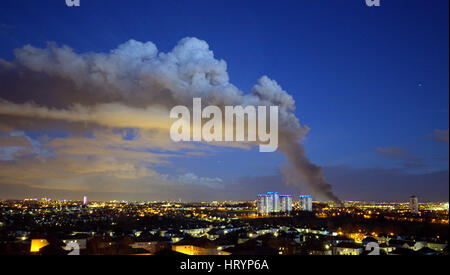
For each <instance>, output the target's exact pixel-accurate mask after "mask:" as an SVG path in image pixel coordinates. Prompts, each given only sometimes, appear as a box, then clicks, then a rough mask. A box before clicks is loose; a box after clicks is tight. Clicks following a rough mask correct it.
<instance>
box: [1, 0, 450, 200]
mask: <svg viewBox="0 0 450 275" xmlns="http://www.w3.org/2000/svg"><path fill="white" fill-rule="evenodd" d="M381 3H382V4H381V7H379V8H368V7H367V6H366V5H365V1H363V0H351V1H331V0H330V1H288V0H283V1H253V0H245V1H200V0H189V1H188V0H183V1H181V0H180V1H171V0H166V1H118V0H117V1H114V0H110V1H106V0H90V1H88V0H84V1H83V0H81V6H80V7H72V8H69V7H67V6H66V5H65V1H64V0H50V1H25V0H23V1H22V0H6V1H3V2H2V6H1V8H0V199H7V198H25V197H35V196H38V197H41V196H51V197H55V198H60V199H81V196H82V195H87V196H88V197H89V198H90V199H102V200H103V199H108V200H109V199H125V200H168V199H170V200H174V199H182V200H186V201H189V200H247V199H254V198H255V196H256V194H258V193H262V192H267V191H278V192H280V193H291V194H301V193H313V194H314V197H315V198H316V199H320V200H339V199H340V200H358V199H359V200H394V201H402V200H406V199H407V198H408V197H409V196H410V195H413V194H415V195H417V196H418V197H419V199H420V200H422V201H443V200H448V193H449V192H448V187H449V185H448V180H449V175H448V167H449V162H448V155H449V151H448V145H449V130H448V128H449V121H448V116H449V115H448V110H449V105H448V104H449V103H448V102H449V93H448V91H449V85H448V84H449V80H448V73H449V63H448V62H449V61H448V60H449V56H448V49H449V39H448V32H449V16H448V10H449V7H448V5H449V3H448V1H439V0H435V1H425V0H420V1H419V0H397V1H381ZM193 97H201V98H202V103H203V104H205V105H206V104H208V105H209V104H213V105H218V106H223V105H244V106H245V105H265V106H269V105H277V106H279V108H280V118H279V121H280V125H279V127H280V131H279V135H280V145H279V150H278V152H276V153H260V152H259V150H258V148H257V146H256V147H255V146H253V145H252V144H246V143H230V144H213V145H211V144H207V143H174V142H172V141H171V140H170V138H169V133H168V129H169V127H170V123H171V121H170V119H169V116H168V112H169V110H170V108H172V107H174V106H176V105H179V104H182V105H188V106H189V105H190V104H192V98H193Z"/></svg>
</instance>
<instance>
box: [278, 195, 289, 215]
mask: <svg viewBox="0 0 450 275" xmlns="http://www.w3.org/2000/svg"><path fill="white" fill-rule="evenodd" d="M280 207H281V212H286V213H287V212H291V211H292V196H291V195H280Z"/></svg>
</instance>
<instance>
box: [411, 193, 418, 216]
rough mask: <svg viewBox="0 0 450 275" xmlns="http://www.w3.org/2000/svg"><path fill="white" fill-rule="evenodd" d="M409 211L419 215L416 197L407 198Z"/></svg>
mask: <svg viewBox="0 0 450 275" xmlns="http://www.w3.org/2000/svg"><path fill="white" fill-rule="evenodd" d="M409 209H410V210H411V212H412V213H414V214H418V213H419V199H418V198H417V197H416V196H411V197H410V198H409Z"/></svg>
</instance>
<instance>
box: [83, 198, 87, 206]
mask: <svg viewBox="0 0 450 275" xmlns="http://www.w3.org/2000/svg"><path fill="white" fill-rule="evenodd" d="M86 206H87V197H86V196H84V197H83V207H86Z"/></svg>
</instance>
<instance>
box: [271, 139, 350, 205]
mask: <svg viewBox="0 0 450 275" xmlns="http://www.w3.org/2000/svg"><path fill="white" fill-rule="evenodd" d="M279 139H280V144H279V147H278V149H279V150H280V152H281V153H282V154H283V155H285V156H286V158H287V161H288V162H289V164H290V165H291V167H290V168H291V169H292V170H293V172H294V175H295V176H296V177H298V178H299V179H298V180H300V178H303V179H305V181H306V184H307V185H308V186H309V187H310V188H311V189H312V191H313V193H314V194H316V195H321V196H324V197H325V198H327V199H329V200H332V201H334V202H336V203H338V204H342V203H341V201H340V200H339V198H338V197H336V195H334V193H333V191H332V186H331V185H330V184H329V183H327V181H326V179H325V176H324V175H323V171H322V167H320V166H317V165H315V164H313V163H311V161H310V160H309V159H308V158H307V157H306V151H305V148H304V147H303V145H301V144H300V143H299V140H298V138H295V137H293V136H292V135H291V134H286V133H283V132H280V137H279Z"/></svg>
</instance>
